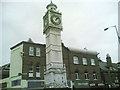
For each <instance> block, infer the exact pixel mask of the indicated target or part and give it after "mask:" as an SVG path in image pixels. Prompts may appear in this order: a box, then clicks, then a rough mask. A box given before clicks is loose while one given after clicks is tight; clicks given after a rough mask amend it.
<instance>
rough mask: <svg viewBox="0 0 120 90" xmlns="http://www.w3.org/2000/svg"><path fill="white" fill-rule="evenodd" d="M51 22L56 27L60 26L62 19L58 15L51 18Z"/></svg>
mask: <svg viewBox="0 0 120 90" xmlns="http://www.w3.org/2000/svg"><path fill="white" fill-rule="evenodd" d="M51 22H52V23H53V24H55V25H59V24H60V23H61V20H60V17H59V16H57V15H53V16H51Z"/></svg>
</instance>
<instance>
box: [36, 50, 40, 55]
mask: <svg viewBox="0 0 120 90" xmlns="http://www.w3.org/2000/svg"><path fill="white" fill-rule="evenodd" d="M36 56H40V48H36Z"/></svg>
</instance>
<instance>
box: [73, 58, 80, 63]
mask: <svg viewBox="0 0 120 90" xmlns="http://www.w3.org/2000/svg"><path fill="white" fill-rule="evenodd" d="M73 63H74V64H79V61H78V57H77V56H74V57H73Z"/></svg>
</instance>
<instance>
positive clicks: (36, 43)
mask: <svg viewBox="0 0 120 90" xmlns="http://www.w3.org/2000/svg"><path fill="white" fill-rule="evenodd" d="M23 43H29V44H36V45H45V44H40V43H31V42H27V41H22V42H20V43H18V44H16V45H14V46H13V47H11V48H10V49H11V50H12V49H14V48H16V47H17V46H19V45H21V44H23Z"/></svg>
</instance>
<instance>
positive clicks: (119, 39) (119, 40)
mask: <svg viewBox="0 0 120 90" xmlns="http://www.w3.org/2000/svg"><path fill="white" fill-rule="evenodd" d="M111 27H114V28H115V30H116V34H117V37H118V42H119V44H120V35H119V33H118V30H117V27H116V25H115V26H110V27H107V28H105V29H104V31H106V30H108V29H109V28H111Z"/></svg>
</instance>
